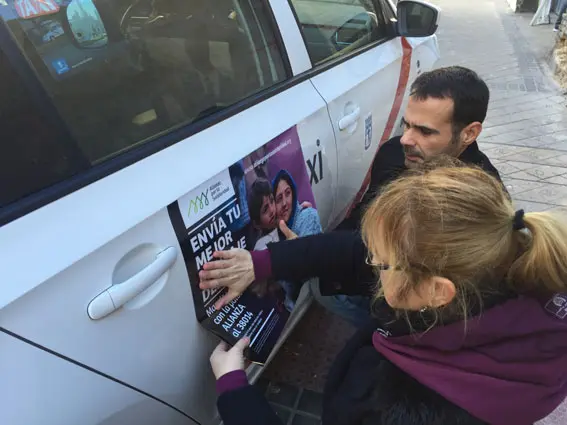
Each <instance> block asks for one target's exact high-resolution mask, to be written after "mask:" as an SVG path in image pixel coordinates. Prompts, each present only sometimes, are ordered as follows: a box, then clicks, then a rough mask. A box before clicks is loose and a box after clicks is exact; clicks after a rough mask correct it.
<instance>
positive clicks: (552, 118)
mask: <svg viewBox="0 0 567 425" xmlns="http://www.w3.org/2000/svg"><path fill="white" fill-rule="evenodd" d="M565 115H566V112H565V111H564V112H561V113H557V114H551V115H546V116H543V117H537V118H533V119H531V120H530V121H532V122H534V123H536V124H539V125H543V124H553V123H556V122H561V121H563V120H564V119H565Z"/></svg>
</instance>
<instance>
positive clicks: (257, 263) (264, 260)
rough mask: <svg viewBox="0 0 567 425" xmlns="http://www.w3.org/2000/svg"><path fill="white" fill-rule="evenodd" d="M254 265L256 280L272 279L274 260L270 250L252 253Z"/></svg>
mask: <svg viewBox="0 0 567 425" xmlns="http://www.w3.org/2000/svg"><path fill="white" fill-rule="evenodd" d="M250 254H251V255H252V264H253V265H254V275H255V277H256V280H263V279H268V278H270V277H272V259H271V258H270V250H269V249H263V250H262V251H252V252H251V253H250Z"/></svg>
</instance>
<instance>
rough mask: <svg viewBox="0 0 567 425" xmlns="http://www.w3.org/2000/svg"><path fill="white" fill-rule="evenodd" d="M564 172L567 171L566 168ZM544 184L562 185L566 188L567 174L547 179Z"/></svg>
mask: <svg viewBox="0 0 567 425" xmlns="http://www.w3.org/2000/svg"><path fill="white" fill-rule="evenodd" d="M565 171H567V168H565ZM544 183H552V184H562V185H565V186H567V174H564V175H561V176H555V177H551V178H549V179H546V180H544Z"/></svg>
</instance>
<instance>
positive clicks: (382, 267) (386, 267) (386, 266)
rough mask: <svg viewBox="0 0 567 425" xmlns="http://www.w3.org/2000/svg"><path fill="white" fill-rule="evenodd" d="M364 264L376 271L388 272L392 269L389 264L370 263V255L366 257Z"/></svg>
mask: <svg viewBox="0 0 567 425" xmlns="http://www.w3.org/2000/svg"><path fill="white" fill-rule="evenodd" d="M365 263H366V264H368V265H369V266H372V267H375V268H377V269H378V270H382V271H383V270H390V269H391V268H392V267H391V266H390V265H389V264H386V263H375V262H373V261H372V258H370V255H368V256H367V257H366V260H365Z"/></svg>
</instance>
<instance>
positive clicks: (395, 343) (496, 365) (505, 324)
mask: <svg viewBox="0 0 567 425" xmlns="http://www.w3.org/2000/svg"><path fill="white" fill-rule="evenodd" d="M373 344H374V347H375V348H376V350H378V351H379V352H380V353H381V354H382V355H383V356H384V357H386V358H387V359H388V360H390V361H391V362H392V363H394V364H395V365H396V366H398V367H399V368H400V369H402V370H403V371H405V372H406V373H407V374H409V375H410V376H412V377H413V378H415V379H416V380H417V381H419V382H421V383H422V384H423V385H425V386H427V387H428V388H430V389H432V390H434V391H435V392H437V393H438V394H440V395H441V396H443V397H445V398H446V399H447V400H449V401H451V402H452V403H454V404H456V405H457V406H459V407H461V408H462V409H464V410H466V411H468V412H469V413H470V414H472V415H473V416H475V417H477V418H479V419H482V420H483V421H486V422H487V423H490V424H493V425H510V424H514V425H532V424H533V423H534V422H536V421H537V420H539V419H542V418H544V417H545V416H547V415H548V414H550V413H551V412H552V411H553V410H554V409H555V408H556V407H557V406H558V405H559V404H561V403H562V402H563V400H564V399H565V397H566V396H567V294H554V295H553V296H551V297H550V296H545V297H536V296H533V297H529V296H519V297H517V298H513V299H510V300H508V301H506V302H504V303H502V304H500V305H497V306H495V307H492V308H490V309H488V310H486V311H484V312H483V313H482V314H481V315H478V316H476V317H473V318H471V319H469V320H468V321H467V322H466V323H465V322H462V321H461V322H456V323H452V324H450V325H446V326H439V327H435V328H433V329H431V330H430V331H428V332H425V333H422V334H414V335H406V336H397V337H388V336H387V335H385V333H384V332H380V331H377V332H375V333H374V335H373Z"/></svg>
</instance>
